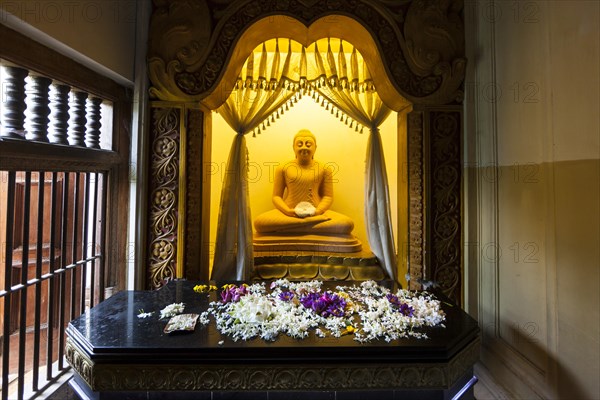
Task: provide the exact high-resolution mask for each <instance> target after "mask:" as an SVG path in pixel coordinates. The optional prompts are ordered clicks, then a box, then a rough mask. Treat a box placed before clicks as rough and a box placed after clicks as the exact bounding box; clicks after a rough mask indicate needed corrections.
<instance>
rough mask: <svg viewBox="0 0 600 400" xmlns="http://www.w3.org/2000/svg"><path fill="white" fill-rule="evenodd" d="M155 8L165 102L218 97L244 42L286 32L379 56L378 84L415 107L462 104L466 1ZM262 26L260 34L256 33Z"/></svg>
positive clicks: (157, 70)
mask: <svg viewBox="0 0 600 400" xmlns="http://www.w3.org/2000/svg"><path fill="white" fill-rule="evenodd" d="M155 6H156V7H155V10H154V12H153V18H152V21H151V26H150V43H149V51H148V59H149V74H150V79H151V82H152V87H151V89H150V93H151V95H152V96H153V97H155V98H158V99H161V100H167V101H178V100H179V101H194V100H196V101H197V100H201V99H203V98H205V97H206V96H207V95H209V94H210V93H211V92H215V91H217V92H219V91H220V90H217V88H218V87H219V82H220V81H221V80H222V78H223V77H224V75H226V70H228V69H234V70H236V71H234V72H235V73H236V74H237V72H239V69H241V62H243V61H244V60H245V58H246V57H247V55H248V54H249V51H247V50H248V49H247V48H246V45H247V43H242V44H240V41H239V40H238V39H239V38H240V37H242V36H245V37H248V38H250V39H252V40H254V41H255V42H254V43H253V46H256V45H258V44H259V43H260V41H264V40H267V39H271V38H273V37H275V36H273V35H276V34H277V32H281V30H282V29H284V30H286V32H287V34H288V35H291V36H288V37H292V36H294V37H293V38H298V39H300V38H305V39H306V40H310V41H314V40H315V39H319V38H321V37H327V35H331V34H335V35H337V36H339V37H341V38H342V39H349V41H351V42H358V43H356V44H358V45H363V44H364V46H363V47H364V48H365V50H367V52H369V51H368V48H371V51H370V52H371V53H372V54H380V56H377V57H381V64H382V65H385V66H388V68H375V65H374V62H373V61H369V60H368V61H367V63H371V64H372V65H371V64H369V68H370V69H372V71H371V72H372V75H373V78H374V80H375V81H376V82H379V79H382V80H384V81H389V82H390V84H391V85H384V84H381V83H382V82H379V83H380V84H378V87H383V88H385V87H386V86H392V87H394V88H395V91H397V92H398V93H400V94H401V95H402V96H403V97H404V98H407V99H409V100H410V101H411V102H413V103H418V104H446V103H451V102H457V101H458V102H460V101H462V97H463V92H462V89H461V85H462V81H463V79H464V76H465V66H466V60H465V58H464V26H463V21H462V15H461V13H462V8H463V5H462V1H461V0H444V1H442V0H437V1H422V0H415V1H402V2H387V1H385V2H382V1H375V0H357V1H333V2H331V1H318V2H310V5H309V4H307V2H299V1H277V2H264V1H261V0H248V1H245V2H223V1H219V2H214V1H206V0H197V1H194V2H190V1H187V0H170V1H168V2H164V1H160V2H158V1H155ZM261 23H262V25H263V26H261V29H260V30H257V29H254V27H255V26H258V25H259V24H261ZM313 24H316V25H319V24H320V26H317V27H314V26H313ZM357 29H360V31H361V32H364V34H363V33H361V36H365V35H368V36H370V38H369V39H368V40H369V42H372V44H370V45H367V44H366V42H365V39H361V38H360V37H358V38H355V36H356V31H357ZM350 39H352V40H350ZM304 44H305V45H308V44H309V43H304ZM240 46H241V47H240ZM251 48H253V47H251ZM251 48H250V50H251ZM359 50H360V51H361V52H363V51H362V50H363V49H362V48H361V49H359ZM377 50H378V51H377ZM238 56H239V57H241V58H240V60H238ZM234 59H235V60H234ZM367 59H369V57H367ZM232 60H233V61H232ZM238 64H239V65H238ZM376 70H377V71H376ZM379 73H381V74H380V75H379ZM388 74H389V78H388ZM235 76H237V75H235ZM227 80H228V81H231V82H230V83H232V82H233V81H232V80H231V79H227ZM391 93H392V92H390V94H391ZM217 95H218V96H221V95H222V93H217ZM392 97H393V96H392Z"/></svg>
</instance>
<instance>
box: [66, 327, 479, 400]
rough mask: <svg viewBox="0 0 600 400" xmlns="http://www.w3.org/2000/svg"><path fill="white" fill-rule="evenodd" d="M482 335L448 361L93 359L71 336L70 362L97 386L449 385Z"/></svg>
mask: <svg viewBox="0 0 600 400" xmlns="http://www.w3.org/2000/svg"><path fill="white" fill-rule="evenodd" d="M479 352H480V340H479V338H477V339H475V340H473V341H472V342H471V343H469V344H468V345H467V346H466V347H465V348H464V349H463V350H461V351H460V352H459V353H458V354H456V355H455V356H454V357H452V358H451V359H450V360H449V361H448V362H433V363H419V362H415V363H377V364H369V363H360V365H352V364H349V363H343V364H340V363H331V364H330V363H324V362H315V363H308V364H299V363H296V362H294V363H292V364H291V365H290V364H249V363H243V362H239V361H236V362H235V363H231V364H223V363H220V364H210V363H207V364H184V363H173V362H169V363H163V364H161V363H158V364H154V363H148V364H142V363H135V362H134V363H130V364H123V360H119V361H120V362H117V361H116V360H115V362H114V363H112V362H102V363H94V362H93V361H91V360H90V359H89V358H88V356H87V355H86V353H85V352H84V351H83V350H82V349H81V348H80V347H79V346H77V344H76V343H74V342H73V341H72V340H71V339H69V338H67V344H66V355H67V361H68V362H69V364H71V367H72V368H73V370H74V371H75V372H77V373H78V374H79V375H80V376H81V378H82V379H83V380H84V381H85V382H86V383H87V384H88V385H89V386H90V388H91V389H92V390H93V391H129V390H140V391H171V390H358V389H404V388H413V389H426V388H436V389H440V388H441V389H447V388H450V387H451V386H452V385H453V384H454V383H455V382H456V381H457V379H458V378H460V377H461V376H464V375H465V374H467V373H468V372H469V371H470V370H471V369H472V368H473V365H474V364H475V362H477V360H478V359H479Z"/></svg>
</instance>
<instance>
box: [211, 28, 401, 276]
mask: <svg viewBox="0 0 600 400" xmlns="http://www.w3.org/2000/svg"><path fill="white" fill-rule="evenodd" d="M339 44H340V46H339V51H338V52H337V57H336V56H335V55H334V52H333V51H332V49H331V42H328V46H327V52H326V53H325V56H323V55H322V54H321V52H320V51H319V49H318V46H317V43H316V42H315V45H314V55H315V57H314V61H313V62H308V61H307V55H306V49H305V48H304V47H302V48H301V52H296V53H292V42H291V40H290V41H289V46H288V51H287V54H286V56H285V61H284V62H283V65H281V53H280V51H279V43H278V42H276V47H275V51H274V52H270V53H267V50H266V45H265V44H264V43H263V45H262V51H259V52H256V53H253V54H252V55H251V56H250V57H249V58H248V60H247V61H246V64H245V65H244V67H243V69H242V73H241V75H240V77H239V78H238V79H237V82H236V84H235V87H234V90H233V91H232V93H231V95H230V96H229V97H228V99H227V100H226V102H225V103H224V104H223V105H222V106H221V107H220V108H219V109H218V110H217V112H219V113H220V114H221V115H222V116H223V119H225V121H226V122H227V123H228V124H229V125H230V126H231V128H232V129H233V130H234V131H235V132H237V135H236V137H235V138H234V140H233V143H232V146H231V151H230V154H229V159H228V161H227V171H226V174H225V181H224V183H223V190H222V192H221V203H220V209H219V218H218V226H217V237H216V245H215V256H214V263H213V269H212V274H211V279H216V280H232V279H236V280H245V279H248V278H249V277H250V276H249V275H250V273H251V270H252V266H253V262H254V256H253V247H252V217H251V214H250V207H249V193H248V179H247V171H248V150H247V147H246V141H245V135H246V134H248V133H250V132H253V136H255V135H256V134H257V133H261V130H264V129H265V128H266V126H269V125H270V123H271V122H275V120H276V118H278V117H279V114H280V113H283V110H284V109H288V108H289V107H290V106H293V105H294V103H295V102H297V101H298V100H299V98H300V97H301V96H302V93H307V92H308V93H312V97H313V99H315V100H316V101H318V102H320V103H321V105H322V106H324V107H325V108H326V109H331V112H332V114H334V115H335V116H336V117H338V118H340V120H341V121H342V122H344V123H346V124H347V125H349V126H350V127H351V128H355V130H356V131H359V126H360V125H362V126H361V127H360V132H361V133H362V130H363V128H364V127H367V128H368V129H369V130H370V134H369V139H368V143H367V155H366V179H365V218H366V224H367V234H368V240H369V244H370V247H371V250H372V251H373V253H374V254H375V256H376V257H377V259H378V260H379V262H380V263H381V265H382V266H383V268H384V269H385V271H386V272H387V274H388V275H389V276H390V277H391V278H393V279H396V278H397V271H396V256H395V251H394V238H393V231H392V224H391V213H390V201H389V187H388V182H387V173H386V169H385V160H384V156H383V149H382V144H381V136H380V134H379V129H378V127H379V126H380V125H381V123H382V122H383V121H384V120H385V119H386V118H387V117H388V115H389V114H390V112H391V110H390V109H389V108H388V107H386V106H385V105H384V104H383V102H382V101H381V99H380V98H379V96H378V94H377V92H376V90H375V86H374V84H373V81H372V79H371V76H370V74H369V71H368V69H367V67H366V65H365V64H364V61H363V60H362V57H359V55H358V53H357V51H356V49H355V48H352V52H351V53H350V55H349V56H347V54H346V53H345V52H344V49H343V44H342V41H341V40H340V41H339ZM255 61H256V62H255ZM348 64H349V65H348ZM256 65H258V67H256Z"/></svg>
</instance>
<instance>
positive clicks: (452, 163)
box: [428, 110, 462, 304]
mask: <svg viewBox="0 0 600 400" xmlns="http://www.w3.org/2000/svg"><path fill="white" fill-rule="evenodd" d="M461 117H462V115H461V111H459V110H435V111H433V110H432V111H430V112H429V113H428V119H429V121H430V122H429V124H430V135H429V138H430V154H431V157H430V159H431V161H430V163H431V164H430V167H431V178H430V179H431V185H430V187H429V188H430V192H431V195H430V207H429V209H430V210H431V226H430V240H431V248H430V249H431V250H430V260H429V261H430V266H429V271H428V275H429V276H428V279H431V280H433V281H434V282H436V283H437V284H438V285H439V287H440V289H441V290H442V291H443V292H444V294H445V295H446V296H448V297H449V298H450V299H452V300H453V301H454V302H456V303H457V304H460V303H461V289H462V268H461V256H460V254H461V246H462V243H461V192H460V189H461V167H462V166H461V163H460V137H461V129H462V128H461V122H460V121H461Z"/></svg>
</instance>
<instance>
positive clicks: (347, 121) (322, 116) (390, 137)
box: [210, 38, 409, 276]
mask: <svg viewBox="0 0 600 400" xmlns="http://www.w3.org/2000/svg"><path fill="white" fill-rule="evenodd" d="M276 43H277V44H276ZM316 45H318V51H319V53H320V54H322V55H323V57H327V55H326V52H327V51H328V50H329V51H331V47H333V48H335V49H336V51H335V52H334V53H335V57H336V58H337V57H339V55H340V54H344V55H345V57H344V58H345V61H347V63H348V69H350V68H351V67H357V68H356V71H355V72H357V73H358V74H357V76H360V77H361V79H360V82H361V83H364V82H365V81H366V82H370V83H371V84H372V82H373V80H372V78H371V74H370V68H368V67H367V66H366V63H365V60H364V59H363V57H362V55H361V54H360V53H359V52H356V53H354V56H356V58H355V59H354V61H358V62H357V63H356V62H355V63H354V64H353V65H351V64H352V57H353V56H352V55H351V54H353V53H352V50H353V46H352V45H351V44H350V43H348V42H345V41H342V40H341V39H339V38H327V39H319V40H318V41H316ZM263 46H264V47H263ZM288 46H289V48H288ZM342 46H345V50H343V48H342ZM261 47H262V51H263V52H264V51H265V50H266V51H267V52H266V53H264V54H265V55H268V61H267V64H268V65H271V64H272V63H273V59H274V57H275V55H274V54H280V56H281V60H280V62H281V64H283V63H284V59H286V58H287V52H289V51H290V50H291V52H292V53H293V56H294V58H293V61H292V63H291V65H292V67H291V68H292V69H294V68H295V69H296V70H297V69H299V68H301V67H299V61H298V60H299V59H300V57H301V55H300V53H301V52H303V51H305V52H306V59H308V60H309V62H308V68H307V69H308V77H309V79H308V82H307V83H306V84H305V86H304V85H303V88H302V89H299V90H298V87H296V88H295V90H298V92H297V93H298V96H296V101H293V102H286V104H285V105H284V106H282V107H281V108H280V109H278V110H277V111H276V112H274V113H273V115H269V118H267V119H266V123H261V124H259V125H258V127H257V128H256V129H253V133H254V134H252V133H251V134H247V135H246V137H247V138H248V139H247V140H246V143H247V144H246V145H247V149H248V177H247V180H248V190H249V197H250V199H249V201H250V210H251V216H252V217H251V218H252V219H254V217H255V216H257V215H259V214H261V213H262V212H265V211H267V210H270V209H272V208H273V203H272V200H271V196H272V191H273V172H274V169H275V167H276V166H277V165H280V164H282V163H285V162H287V161H289V160H291V159H293V158H294V153H293V149H292V138H293V136H294V135H295V134H296V132H298V130H300V129H308V130H310V131H311V132H313V133H314V134H315V135H316V137H317V153H316V155H315V159H317V160H319V161H320V162H322V163H324V164H325V165H327V166H328V167H330V168H331V169H332V170H333V173H334V202H333V205H332V207H331V210H334V211H336V212H339V213H342V214H344V215H347V216H349V217H350V218H352V220H353V221H354V224H355V225H354V231H353V235H355V236H356V237H357V238H358V239H359V240H360V241H361V242H362V243H363V249H364V250H366V252H367V253H368V251H369V249H370V246H369V240H368V235H367V229H366V223H365V169H366V159H367V144H368V137H369V134H370V128H371V127H370V126H366V125H361V124H359V123H357V121H354V120H353V119H352V118H348V115H345V114H344V112H343V111H341V110H340V109H339V108H337V107H335V106H333V103H332V102H328V101H327V100H325V101H323V100H324V97H323V96H320V95H319V94H318V91H317V90H313V89H316V88H317V85H318V84H319V83H318V82H316V81H315V80H314V78H315V77H316V76H318V73H315V71H314V69H315V63H316V62H317V61H313V60H314V59H315V51H316V50H315V49H317V46H315V43H313V44H310V45H308V46H307V47H305V48H303V45H301V44H299V43H297V42H295V41H291V40H288V39H282V40H278V42H276V41H275V40H273V39H272V40H268V41H266V42H264V44H260V45H259V46H257V47H256V48H255V49H254V50H253V54H254V56H252V60H253V62H254V63H256V64H258V63H259V62H260V60H261V58H260V57H259V56H256V55H257V54H258V55H260V53H261ZM280 48H281V49H282V50H280ZM276 49H277V51H275V50H276ZM340 62H341V60H340V59H338V69H339V65H340ZM254 69H258V66H257V65H255V66H254ZM247 70H248V61H247V62H246V63H245V64H244V69H243V70H242V71H241V73H240V78H239V79H238V81H237V83H236V85H235V87H234V90H236V89H237V88H239V87H240V85H243V84H244V76H245V74H246V72H247ZM266 72H267V73H266V75H267V76H266V79H265V81H266V83H267V84H268V82H269V76H270V75H271V71H266ZM298 72H299V71H293V72H292V74H294V73H296V75H298ZM336 72H337V73H339V74H340V78H341V75H342V74H341V72H340V71H331V70H329V68H328V71H327V76H331V75H332V74H335V73H336ZM254 73H255V75H256V71H254ZM300 75H301V74H300ZM349 76H352V75H351V74H349ZM311 78H312V81H311ZM321 83H323V82H321ZM246 84H247V82H246ZM311 86H312V88H311ZM356 90H358V91H359V92H361V91H362V94H361V96H364V92H365V90H364V87H359V88H357V89H356ZM375 91H376V88H375ZM233 95H235V93H234V94H232V96H233ZM375 96H377V101H379V97H378V94H377V93H376V92H375ZM253 100H254V99H252V98H249V99H247V100H246V101H248V102H252V101H253ZM363 100H364V99H363ZM396 100H397V101H398V102H399V103H401V104H403V105H404V109H403V110H401V112H402V113H406V111H408V109H409V104H408V102H407V101H406V100H404V99H401V98H400V99H396ZM384 104H385V103H384ZM363 105H364V106H365V108H366V103H364V102H363ZM290 106H291V107H290ZM390 110H391V108H390ZM284 111H285V112H284ZM275 114H276V115H277V118H274V116H275ZM398 121H399V118H398V113H397V112H395V111H391V112H390V114H389V115H388V116H387V117H386V118H385V120H384V121H383V123H381V124H379V126H378V128H379V133H380V135H381V142H382V148H383V155H384V159H385V169H386V171H387V181H388V183H389V200H390V203H389V204H390V214H391V223H392V231H393V238H394V249H396V250H397V249H398V243H400V242H401V241H402V240H404V241H405V240H406V237H407V231H408V227H407V199H406V193H407V190H406V187H405V186H406V184H407V180H406V177H405V176H404V175H403V173H405V172H406V171H402V169H401V168H399V166H400V167H401V166H402V165H406V147H405V146H406V140H405V139H404V138H403V137H405V136H406V126H405V125H402V123H400V124H399V123H398ZM401 121H402V122H405V119H404V118H403V119H401ZM265 128H266V129H265ZM211 132H212V135H211V136H212V143H211V156H210V158H211V167H210V178H211V182H210V186H211V191H210V192H211V193H210V210H211V211H210V221H211V224H210V243H211V244H215V243H217V242H218V241H219V238H218V237H217V223H218V220H219V213H220V208H219V203H220V201H221V194H222V190H223V186H224V179H225V174H226V171H227V159H228V156H229V152H230V148H231V146H232V141H233V139H234V137H235V136H236V131H235V130H234V129H233V128H232V127H231V126H230V125H229V124H228V123H227V122H226V121H225V119H223V118H222V116H221V114H220V113H219V111H218V110H217V111H214V110H213V116H212V129H211ZM257 132H258V133H259V134H258V135H257ZM399 195H400V196H404V197H401V198H400V202H399V201H398V199H399ZM211 250H214V249H211ZM397 252H398V251H397ZM210 253H211V255H213V254H214V251H211V252H210ZM213 261H214V260H213V257H211V259H210V264H211V269H212V265H213ZM397 268H398V274H397V276H404V273H403V269H404V272H405V268H406V260H398V266H397Z"/></svg>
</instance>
